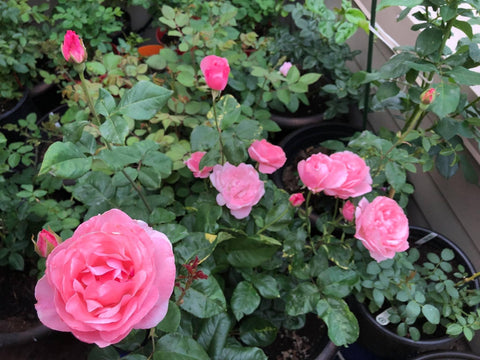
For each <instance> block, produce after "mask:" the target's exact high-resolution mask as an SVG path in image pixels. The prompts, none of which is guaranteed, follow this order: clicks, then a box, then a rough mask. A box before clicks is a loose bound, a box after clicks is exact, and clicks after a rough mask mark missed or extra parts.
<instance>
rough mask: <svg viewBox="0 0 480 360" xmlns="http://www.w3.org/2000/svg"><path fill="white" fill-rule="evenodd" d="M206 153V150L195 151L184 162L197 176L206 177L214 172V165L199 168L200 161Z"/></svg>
mask: <svg viewBox="0 0 480 360" xmlns="http://www.w3.org/2000/svg"><path fill="white" fill-rule="evenodd" d="M205 154H206V152H205V151H197V152H194V153H193V154H192V156H190V158H189V159H188V160H186V161H184V164H185V165H187V167H188V169H189V170H190V171H191V172H192V173H193V176H195V177H196V178H202V179H205V178H207V177H208V175H210V173H211V172H212V169H213V166H204V167H203V168H202V169H201V170H200V169H199V166H200V161H201V160H202V158H203V156H204V155H205Z"/></svg>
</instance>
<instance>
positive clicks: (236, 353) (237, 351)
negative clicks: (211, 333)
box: [218, 344, 268, 360]
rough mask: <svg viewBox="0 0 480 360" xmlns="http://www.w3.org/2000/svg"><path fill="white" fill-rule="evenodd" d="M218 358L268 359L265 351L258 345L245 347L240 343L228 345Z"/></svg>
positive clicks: (241, 359) (237, 359) (230, 359)
mask: <svg viewBox="0 0 480 360" xmlns="http://www.w3.org/2000/svg"><path fill="white" fill-rule="evenodd" d="M218 359H228V360H268V358H267V356H266V355H265V354H264V352H263V351H262V350H261V349H259V348H256V347H245V346H240V345H235V344H232V345H228V346H226V347H225V348H224V349H223V351H222V354H221V356H220V357H219V358H218Z"/></svg>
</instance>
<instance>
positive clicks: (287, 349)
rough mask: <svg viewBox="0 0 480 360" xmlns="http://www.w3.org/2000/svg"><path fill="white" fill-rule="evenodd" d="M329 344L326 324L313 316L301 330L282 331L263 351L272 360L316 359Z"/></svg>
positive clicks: (309, 316) (309, 317)
mask: <svg viewBox="0 0 480 360" xmlns="http://www.w3.org/2000/svg"><path fill="white" fill-rule="evenodd" d="M327 342H328V337H327V327H326V325H325V323H324V322H323V321H322V320H321V319H319V318H318V317H316V316H315V315H313V314H309V315H308V316H307V321H306V323H305V326H304V327H303V328H301V329H299V330H287V329H282V330H281V331H280V332H279V334H278V336H277V339H276V340H275V342H274V343H273V344H271V345H269V346H268V347H266V348H263V351H264V352H265V354H266V355H267V356H268V359H270V360H306V359H307V360H308V359H315V357H316V356H318V354H319V353H320V352H321V351H322V349H323V348H324V347H325V345H326V344H327Z"/></svg>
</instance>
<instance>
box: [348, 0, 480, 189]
mask: <svg viewBox="0 0 480 360" xmlns="http://www.w3.org/2000/svg"><path fill="white" fill-rule="evenodd" d="M400 3H401V5H402V6H405V9H404V10H403V11H402V13H401V14H400V16H399V20H401V19H403V18H405V17H406V16H407V15H408V14H410V13H411V15H412V16H413V17H414V18H415V19H416V21H415V24H414V25H413V26H412V28H411V29H412V30H413V31H417V32H418V36H417V38H416V40H415V44H414V46H402V47H399V48H398V49H396V54H395V55H394V56H392V57H391V58H390V59H389V60H388V61H387V62H386V63H385V64H383V65H382V67H381V68H380V69H378V70H376V71H374V72H373V73H371V74H368V76H367V74H366V73H365V72H360V73H358V74H357V75H356V77H357V76H358V77H357V80H360V81H363V82H370V83H371V84H372V85H373V86H374V87H375V92H374V95H373V99H372V110H374V111H379V110H385V109H393V110H397V111H399V112H400V117H401V118H402V119H404V120H405V121H406V122H405V125H404V126H403V128H402V130H401V133H402V134H405V133H407V132H409V131H410V130H409V129H412V128H413V129H415V130H418V131H422V130H421V129H424V128H428V130H426V131H424V132H422V133H421V138H419V140H420V139H421V141H415V142H413V144H412V145H413V147H414V149H413V151H412V152H414V153H416V154H417V155H416V156H417V157H418V158H419V159H420V160H421V163H422V165H423V167H424V170H426V171H428V170H430V169H431V168H432V167H433V166H434V165H435V167H436V168H437V170H438V171H439V172H440V173H441V174H442V175H443V176H444V177H446V178H449V177H451V176H452V175H453V174H455V172H456V171H457V170H458V169H459V168H460V167H462V168H463V170H464V175H465V178H466V179H467V180H468V181H470V182H472V183H477V184H478V174H476V173H475V172H474V171H473V170H472V167H471V165H470V164H469V163H468V161H467V160H466V157H465V156H464V155H463V154H462V152H463V151H464V148H465V146H464V139H465V138H467V139H474V140H475V141H476V142H478V141H479V139H480V134H479V133H478V129H476V128H475V125H473V124H474V123H475V122H476V120H477V119H478V117H479V116H478V112H479V111H478V106H477V103H478V98H477V99H473V100H470V99H467V94H466V93H465V92H464V88H465V87H466V86H474V85H478V84H480V76H479V75H478V73H476V72H475V71H474V70H473V69H474V68H475V67H476V66H478V65H479V64H480V62H479V61H480V57H479V56H478V49H479V43H480V41H479V40H480V38H479V37H478V36H477V35H474V34H473V31H472V26H473V25H474V24H476V23H477V19H476V11H477V9H476V6H475V4H473V3H472V2H470V1H454V2H452V3H450V2H433V3H430V2H427V1H408V2H400V1H385V0H384V1H382V3H381V4H380V5H379V10H380V9H384V8H387V7H389V6H396V5H399V4H400ZM452 30H458V32H459V33H460V34H462V35H464V37H463V38H461V39H460V40H459V41H458V42H456V43H455V44H454V45H453V46H454V48H450V47H449V46H450V45H447V44H449V43H448V42H447V40H449V39H451V37H452V34H453V31H452ZM430 88H433V89H435V98H434V100H433V102H432V103H431V104H422V103H421V101H420V95H421V94H422V93H423V92H424V91H426V90H427V89H430ZM427 116H428V118H429V120H430V121H431V122H432V123H433V124H430V123H429V124H428V125H427V124H423V119H424V118H425V117H427ZM459 165H460V166H459Z"/></svg>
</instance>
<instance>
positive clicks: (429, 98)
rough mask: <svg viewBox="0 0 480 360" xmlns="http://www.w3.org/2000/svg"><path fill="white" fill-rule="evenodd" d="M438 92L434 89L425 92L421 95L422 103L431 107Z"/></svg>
mask: <svg viewBox="0 0 480 360" xmlns="http://www.w3.org/2000/svg"><path fill="white" fill-rule="evenodd" d="M435 96H436V92H435V89H434V88H430V89H428V90H425V91H424V92H423V93H422V94H421V95H420V102H421V103H422V104H423V105H430V104H431V103H432V102H433V100H435Z"/></svg>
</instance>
